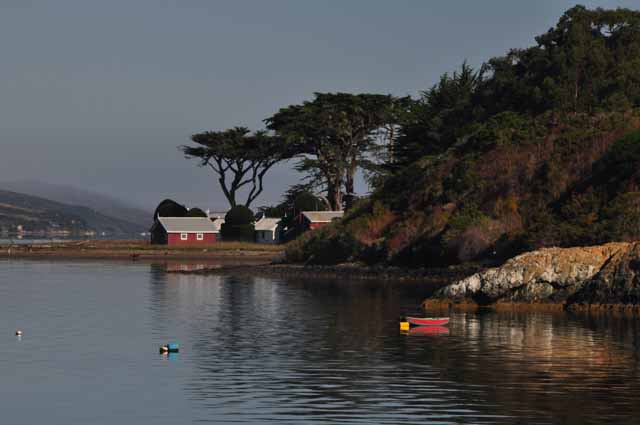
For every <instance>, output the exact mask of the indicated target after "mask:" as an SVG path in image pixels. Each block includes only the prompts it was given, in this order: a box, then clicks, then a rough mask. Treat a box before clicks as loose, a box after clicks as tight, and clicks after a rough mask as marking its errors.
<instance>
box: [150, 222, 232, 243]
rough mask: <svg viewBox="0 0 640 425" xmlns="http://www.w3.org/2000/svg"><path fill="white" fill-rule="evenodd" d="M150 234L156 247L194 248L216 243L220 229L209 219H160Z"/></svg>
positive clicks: (154, 224)
mask: <svg viewBox="0 0 640 425" xmlns="http://www.w3.org/2000/svg"><path fill="white" fill-rule="evenodd" d="M149 232H150V233H151V243H152V244H155V245H169V246H194V245H209V244H212V243H216V242H217V241H218V236H219V234H220V229H219V225H218V226H216V225H215V224H214V222H212V221H211V220H210V219H208V218H207V217H158V218H157V219H156V221H155V222H154V223H153V226H152V227H151V230H150V231H149Z"/></svg>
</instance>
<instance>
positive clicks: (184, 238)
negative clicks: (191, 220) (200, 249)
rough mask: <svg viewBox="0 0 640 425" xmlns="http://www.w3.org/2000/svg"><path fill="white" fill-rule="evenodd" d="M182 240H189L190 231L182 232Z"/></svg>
mask: <svg viewBox="0 0 640 425" xmlns="http://www.w3.org/2000/svg"><path fill="white" fill-rule="evenodd" d="M180 240H181V241H186V240H189V234H188V233H180Z"/></svg>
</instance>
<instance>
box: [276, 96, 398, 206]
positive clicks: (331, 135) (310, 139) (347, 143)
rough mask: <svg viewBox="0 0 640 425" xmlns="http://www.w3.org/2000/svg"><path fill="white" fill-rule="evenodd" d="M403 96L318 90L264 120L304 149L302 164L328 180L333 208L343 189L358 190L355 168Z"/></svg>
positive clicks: (338, 203)
mask: <svg viewBox="0 0 640 425" xmlns="http://www.w3.org/2000/svg"><path fill="white" fill-rule="evenodd" d="M397 102H398V100H397V99H396V98H394V97H392V96H387V95H376V94H349V93H315V98H314V99H313V100H312V101H307V102H304V103H302V104H301V105H291V106H288V107H286V108H282V109H280V110H279V111H278V112H277V113H276V114H275V115H273V116H272V117H270V118H268V119H266V120H265V122H266V123H267V127H268V128H269V129H271V130H275V132H276V134H278V135H280V136H282V137H284V138H285V139H287V140H288V141H289V143H291V144H292V145H293V146H295V148H296V150H297V151H298V152H299V153H300V154H302V155H304V157H303V159H302V160H301V161H300V163H299V164H298V169H299V170H301V171H306V172H308V173H309V174H310V175H311V177H312V180H314V181H315V182H316V183H317V182H320V183H322V184H324V185H325V186H326V190H327V198H328V201H329V204H330V205H331V208H332V209H334V210H341V209H342V204H343V191H344V192H346V194H347V195H348V196H352V195H353V193H354V180H355V174H356V171H357V169H358V167H359V166H361V165H362V164H363V163H364V159H365V158H366V155H367V153H369V152H370V151H371V147H372V146H373V144H374V143H375V141H376V138H375V137H374V134H375V133H376V131H378V130H380V129H381V128H383V127H384V126H385V125H387V124H388V123H390V122H391V121H392V120H393V117H394V115H393V113H392V112H393V111H394V108H395V107H396V105H397Z"/></svg>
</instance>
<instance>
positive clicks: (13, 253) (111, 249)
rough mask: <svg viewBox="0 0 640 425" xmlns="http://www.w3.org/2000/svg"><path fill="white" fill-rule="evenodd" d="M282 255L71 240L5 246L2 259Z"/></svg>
mask: <svg viewBox="0 0 640 425" xmlns="http://www.w3.org/2000/svg"><path fill="white" fill-rule="evenodd" d="M281 256H282V250H281V249H280V248H279V247H274V246H261V245H259V244H244V243H234V242H228V243H224V242H221V243H219V244H217V245H209V246H202V247H180V248H177V247H168V246H162V245H151V244H149V243H148V242H144V241H94V240H87V241H69V242H55V243H37V244H2V245H0V259H36V260H45V259H46V260H117V261H123V260H128V261H146V262H148V261H158V260H161V261H186V262H195V261H199V262H203V261H204V262H206V263H212V262H218V261H223V262H238V261H240V262H242V263H246V264H256V263H257V264H269V263H271V262H273V261H274V260H277V259H278V258H280V257H281Z"/></svg>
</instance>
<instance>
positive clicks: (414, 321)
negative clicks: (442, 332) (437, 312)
mask: <svg viewBox="0 0 640 425" xmlns="http://www.w3.org/2000/svg"><path fill="white" fill-rule="evenodd" d="M407 322H409V323H410V324H411V325H414V326H442V325H446V324H447V323H449V318H448V317H407Z"/></svg>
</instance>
